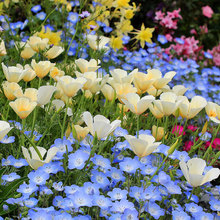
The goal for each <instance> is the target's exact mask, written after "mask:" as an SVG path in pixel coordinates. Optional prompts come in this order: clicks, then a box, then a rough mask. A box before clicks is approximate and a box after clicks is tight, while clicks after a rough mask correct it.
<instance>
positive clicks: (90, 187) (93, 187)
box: [83, 182, 100, 195]
mask: <svg viewBox="0 0 220 220" xmlns="http://www.w3.org/2000/svg"><path fill="white" fill-rule="evenodd" d="M99 188H100V187H99V185H98V184H96V183H91V182H85V183H84V185H83V190H84V192H85V193H86V194H88V195H99Z"/></svg>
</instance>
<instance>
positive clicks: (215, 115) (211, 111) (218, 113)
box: [205, 102, 220, 124]
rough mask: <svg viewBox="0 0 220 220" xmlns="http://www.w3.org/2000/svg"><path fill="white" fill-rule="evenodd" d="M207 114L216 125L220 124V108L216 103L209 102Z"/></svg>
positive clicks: (206, 108)
mask: <svg viewBox="0 0 220 220" xmlns="http://www.w3.org/2000/svg"><path fill="white" fill-rule="evenodd" d="M205 110H206V114H207V115H208V116H209V118H210V119H211V120H212V121H214V122H215V123H218V124H220V106H219V105H217V104H216V103H214V102H208V103H207V105H206V107H205Z"/></svg>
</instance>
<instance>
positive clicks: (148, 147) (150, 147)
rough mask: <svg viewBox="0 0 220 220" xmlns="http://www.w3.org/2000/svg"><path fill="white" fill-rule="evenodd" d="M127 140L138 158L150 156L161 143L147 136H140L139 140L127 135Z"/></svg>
mask: <svg viewBox="0 0 220 220" xmlns="http://www.w3.org/2000/svg"><path fill="white" fill-rule="evenodd" d="M125 139H126V140H127V141H128V143H129V144H130V146H131V149H132V150H133V151H134V153H135V154H136V155H137V156H138V157H145V156H148V155H150V154H151V153H152V152H153V151H154V150H155V149H156V148H157V147H158V146H159V145H160V143H161V142H155V138H154V137H153V136H151V135H147V134H140V135H139V137H138V138H136V137H135V136H132V135H125Z"/></svg>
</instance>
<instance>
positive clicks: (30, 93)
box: [14, 88, 38, 102]
mask: <svg viewBox="0 0 220 220" xmlns="http://www.w3.org/2000/svg"><path fill="white" fill-rule="evenodd" d="M37 92H38V91H37V89H34V88H28V89H25V91H24V93H23V92H22V91H19V90H18V91H16V92H15V93H14V94H15V96H16V97H17V98H28V99H30V101H32V102H37Z"/></svg>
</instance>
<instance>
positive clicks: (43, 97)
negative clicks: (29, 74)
mask: <svg viewBox="0 0 220 220" xmlns="http://www.w3.org/2000/svg"><path fill="white" fill-rule="evenodd" d="M56 90H57V89H56V87H55V86H41V87H40V88H39V89H38V91H37V104H38V105H40V106H42V105H46V104H47V103H49V102H50V99H51V97H52V95H53V93H54V92H55V91H56Z"/></svg>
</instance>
